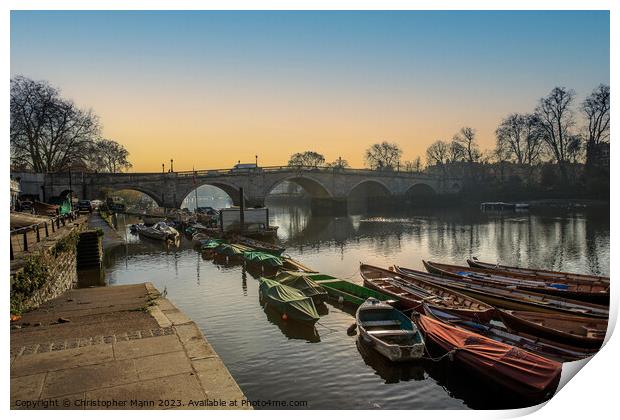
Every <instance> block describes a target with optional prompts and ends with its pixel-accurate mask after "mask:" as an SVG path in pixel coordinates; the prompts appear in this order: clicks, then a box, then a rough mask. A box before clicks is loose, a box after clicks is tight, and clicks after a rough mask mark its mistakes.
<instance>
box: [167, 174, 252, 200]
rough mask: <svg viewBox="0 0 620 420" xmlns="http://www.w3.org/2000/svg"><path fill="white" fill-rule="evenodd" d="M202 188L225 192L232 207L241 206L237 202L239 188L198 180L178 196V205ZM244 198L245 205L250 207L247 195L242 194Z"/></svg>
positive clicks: (222, 183)
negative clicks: (208, 187)
mask: <svg viewBox="0 0 620 420" xmlns="http://www.w3.org/2000/svg"><path fill="white" fill-rule="evenodd" d="M204 186H211V187H216V188H218V189H220V190H222V191H223V192H225V193H226V194H227V195H228V197H230V199H231V200H232V202H233V206H239V205H240V204H241V202H240V200H239V198H240V197H239V187H238V186H236V185H234V184H231V183H228V182H224V181H206V180H205V181H200V180H198V181H197V182H196V185H195V186H194V185H191V186H190V187H189V188H186V189H185V191H183V193H182V194H181V195H180V197H179V205H181V204H182V203H183V202H184V201H185V200H186V199H187V198H188V197H190V196H191V194H193V193H194V191H195V190H196V189H198V188H200V187H204ZM243 195H244V198H245V200H244V201H245V202H246V204H248V205H250V203H248V197H247V193H244V194H243Z"/></svg>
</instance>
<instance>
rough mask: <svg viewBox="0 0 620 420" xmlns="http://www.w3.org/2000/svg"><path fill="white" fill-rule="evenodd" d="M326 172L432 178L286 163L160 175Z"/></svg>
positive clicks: (409, 173)
mask: <svg viewBox="0 0 620 420" xmlns="http://www.w3.org/2000/svg"><path fill="white" fill-rule="evenodd" d="M290 171H296V172H323V173H325V172H328V173H338V174H367V175H375V176H376V175H383V176H405V177H406V176H415V177H420V176H422V177H428V178H432V177H433V176H432V175H429V174H427V173H424V172H416V171H406V170H400V169H394V170H376V169H368V168H361V169H357V168H340V167H334V166H298V165H295V166H288V165H280V166H259V167H256V168H239V169H236V168H227V169H206V170H194V171H178V172H170V173H166V174H161V175H172V174H174V175H177V176H183V177H185V176H194V175H196V176H205V175H206V176H221V175H250V174H257V173H263V172H269V173H273V172H290Z"/></svg>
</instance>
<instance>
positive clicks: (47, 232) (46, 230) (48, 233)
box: [45, 222, 50, 238]
mask: <svg viewBox="0 0 620 420" xmlns="http://www.w3.org/2000/svg"><path fill="white" fill-rule="evenodd" d="M48 236H50V232H49V230H48V229H47V222H45V237H46V238H47V237H48Z"/></svg>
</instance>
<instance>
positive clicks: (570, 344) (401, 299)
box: [193, 233, 609, 399]
mask: <svg viewBox="0 0 620 420" xmlns="http://www.w3.org/2000/svg"><path fill="white" fill-rule="evenodd" d="M193 241H194V243H195V245H196V246H198V247H200V248H201V250H202V253H203V256H205V257H208V258H213V259H218V258H219V259H224V260H226V261H228V262H242V263H244V264H247V265H248V267H250V266H251V267H255V268H258V269H260V275H261V276H260V286H259V297H260V301H261V304H262V305H264V306H265V307H270V308H271V309H273V310H275V311H277V312H279V313H280V316H281V317H282V319H283V320H284V321H287V322H299V323H304V324H314V323H316V322H317V321H318V320H319V319H320V314H319V312H320V311H318V310H317V308H320V307H322V305H323V304H324V302H326V301H328V300H330V301H332V303H335V302H337V303H338V304H341V305H348V306H352V307H353V308H356V309H355V325H354V326H352V327H354V328H355V329H357V331H358V332H359V335H360V339H361V340H362V342H363V343H365V344H366V345H367V346H370V347H372V348H374V349H375V350H376V351H377V352H378V353H380V354H381V355H383V356H384V357H386V358H387V359H389V360H390V361H392V362H402V361H410V360H416V359H422V358H431V359H432V360H437V359H438V358H444V357H449V358H450V359H451V360H454V361H456V362H458V363H461V364H463V365H466V366H468V367H469V368H471V369H473V370H476V371H478V372H479V373H480V374H482V375H484V376H485V377H487V378H489V379H490V380H492V381H494V382H496V383H499V384H501V385H502V386H505V387H507V388H508V389H510V390H512V391H513V392H515V393H517V395H519V396H522V397H526V398H528V399H544V398H547V397H549V396H550V395H552V393H553V392H554V390H555V388H556V386H557V384H558V381H559V377H560V373H561V367H562V362H568V361H574V360H580V359H584V358H587V357H589V356H591V355H593V354H594V353H596V351H598V349H599V348H600V347H601V346H602V344H603V341H604V338H605V334H606V331H607V321H608V317H609V277H603V276H596V275H584V274H575V273H566V272H557V271H550V270H541V269H529V268H522V267H510V266H503V265H498V264H492V263H485V262H482V261H478V260H477V259H471V260H468V261H467V265H463V266H459V265H450V264H444V263H437V262H432V261H423V265H424V267H425V269H426V271H420V270H415V269H411V268H405V267H401V266H397V265H395V266H393V267H389V268H382V267H376V266H372V265H368V264H360V274H361V277H362V279H363V285H360V284H357V283H354V282H350V281H347V280H344V279H339V278H336V277H332V276H330V275H327V274H324V273H319V272H316V271H313V270H312V269H310V268H308V267H305V266H303V265H302V264H301V263H299V262H297V261H295V260H293V259H292V258H290V257H288V256H286V255H285V254H284V251H285V250H284V248H282V247H279V246H277V245H273V244H270V243H266V242H262V241H258V240H254V239H250V238H245V237H242V236H233V237H229V238H226V239H222V238H214V237H209V236H207V235H204V234H200V233H194V234H193Z"/></svg>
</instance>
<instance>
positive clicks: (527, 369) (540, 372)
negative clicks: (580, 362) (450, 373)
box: [415, 314, 562, 401]
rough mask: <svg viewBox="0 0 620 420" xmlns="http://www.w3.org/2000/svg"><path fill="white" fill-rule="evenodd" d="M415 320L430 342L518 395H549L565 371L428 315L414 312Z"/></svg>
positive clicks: (531, 398)
mask: <svg viewBox="0 0 620 420" xmlns="http://www.w3.org/2000/svg"><path fill="white" fill-rule="evenodd" d="M415 322H416V324H417V325H418V327H419V328H420V330H422V332H423V333H424V338H425V339H426V341H427V342H429V341H430V342H433V343H435V344H437V345H438V346H439V347H440V348H441V349H443V350H444V351H445V352H447V353H451V354H452V357H453V359H454V361H455V362H458V363H462V364H463V365H465V366H468V367H469V368H471V369H472V370H474V371H476V372H478V373H479V374H480V375H482V376H484V377H486V378H488V379H489V380H491V381H493V382H495V383H496V384H499V385H500V386H502V387H505V388H506V389H508V390H510V391H511V392H513V393H515V394H517V395H520V396H522V397H524V398H527V399H528V400H531V401H534V400H536V401H538V400H543V399H547V398H550V397H551V396H552V395H553V393H554V391H555V389H556V388H557V385H558V383H559V381H560V374H561V372H562V364H561V363H559V362H556V361H553V360H549V359H547V358H544V357H542V356H538V355H536V354H534V353H530V352H528V351H525V350H523V349H520V348H518V347H515V346H511V345H508V344H504V343H500V342H498V341H495V340H491V339H490V338H487V337H484V336H482V335H480V334H475V333H472V332H471V331H467V330H465V329H462V328H458V327H455V326H452V325H449V324H446V323H444V322H441V321H437V320H435V319H432V318H430V317H428V316H425V315H421V314H420V315H417V316H415Z"/></svg>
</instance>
